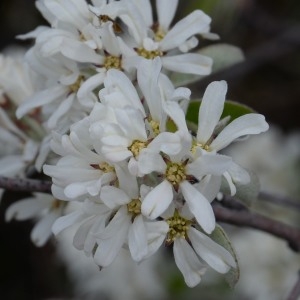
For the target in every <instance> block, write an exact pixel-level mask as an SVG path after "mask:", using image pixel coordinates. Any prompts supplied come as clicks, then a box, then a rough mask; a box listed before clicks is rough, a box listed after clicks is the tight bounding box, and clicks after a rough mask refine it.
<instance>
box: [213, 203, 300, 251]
mask: <svg viewBox="0 0 300 300" xmlns="http://www.w3.org/2000/svg"><path fill="white" fill-rule="evenodd" d="M213 209H214V213H215V216H216V219H217V221H220V222H225V223H228V224H233V225H238V226H241V227H250V228H255V229H258V230H261V231H264V232H268V233H271V234H272V235H274V236H277V237H279V238H282V239H284V240H286V241H287V242H288V244H289V246H290V247H291V249H293V250H294V251H296V252H300V229H298V228H294V227H292V226H290V225H287V224H284V223H282V222H279V221H276V220H273V219H270V218H268V217H265V216H262V215H260V214H258V213H255V212H250V211H249V210H247V209H242V210H234V209H229V208H226V207H223V206H221V205H220V204H214V205H213Z"/></svg>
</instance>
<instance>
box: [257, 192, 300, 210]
mask: <svg viewBox="0 0 300 300" xmlns="http://www.w3.org/2000/svg"><path fill="white" fill-rule="evenodd" d="M258 198H259V200H262V201H266V202H269V203H272V204H277V205H282V206H288V207H292V208H296V209H298V210H300V200H298V199H297V200H296V199H292V198H290V197H285V196H278V195H274V194H271V193H268V192H260V193H259V195H258Z"/></svg>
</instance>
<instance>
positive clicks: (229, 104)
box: [221, 100, 255, 122]
mask: <svg viewBox="0 0 300 300" xmlns="http://www.w3.org/2000/svg"><path fill="white" fill-rule="evenodd" d="M254 112H255V110H253V109H252V108H251V107H249V106H247V105H245V104H241V103H238V102H235V101H231V100H226V102H225V105H224V110H223V113H222V116H221V119H223V118H225V117H227V116H230V122H232V121H233V120H234V119H237V118H239V117H240V116H243V115H246V114H251V113H254Z"/></svg>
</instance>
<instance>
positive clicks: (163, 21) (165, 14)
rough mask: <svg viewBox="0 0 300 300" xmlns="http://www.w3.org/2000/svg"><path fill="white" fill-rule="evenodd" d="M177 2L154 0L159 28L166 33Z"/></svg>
mask: <svg viewBox="0 0 300 300" xmlns="http://www.w3.org/2000/svg"><path fill="white" fill-rule="evenodd" d="M177 6H178V0H156V10H157V18H158V24H159V26H160V27H161V28H162V29H163V30H165V31H167V30H168V29H169V26H170V24H171V22H172V20H173V18H174V16H175V12H176V9H177Z"/></svg>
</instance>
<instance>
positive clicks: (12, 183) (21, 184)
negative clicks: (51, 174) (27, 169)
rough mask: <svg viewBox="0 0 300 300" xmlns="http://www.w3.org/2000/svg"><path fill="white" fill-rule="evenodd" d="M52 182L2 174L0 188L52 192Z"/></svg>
mask: <svg viewBox="0 0 300 300" xmlns="http://www.w3.org/2000/svg"><path fill="white" fill-rule="evenodd" d="M51 184H52V183H51V181H44V180H37V179H28V178H9V177H4V176H0V188H3V189H5V190H8V191H14V192H40V193H48V194H51Z"/></svg>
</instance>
